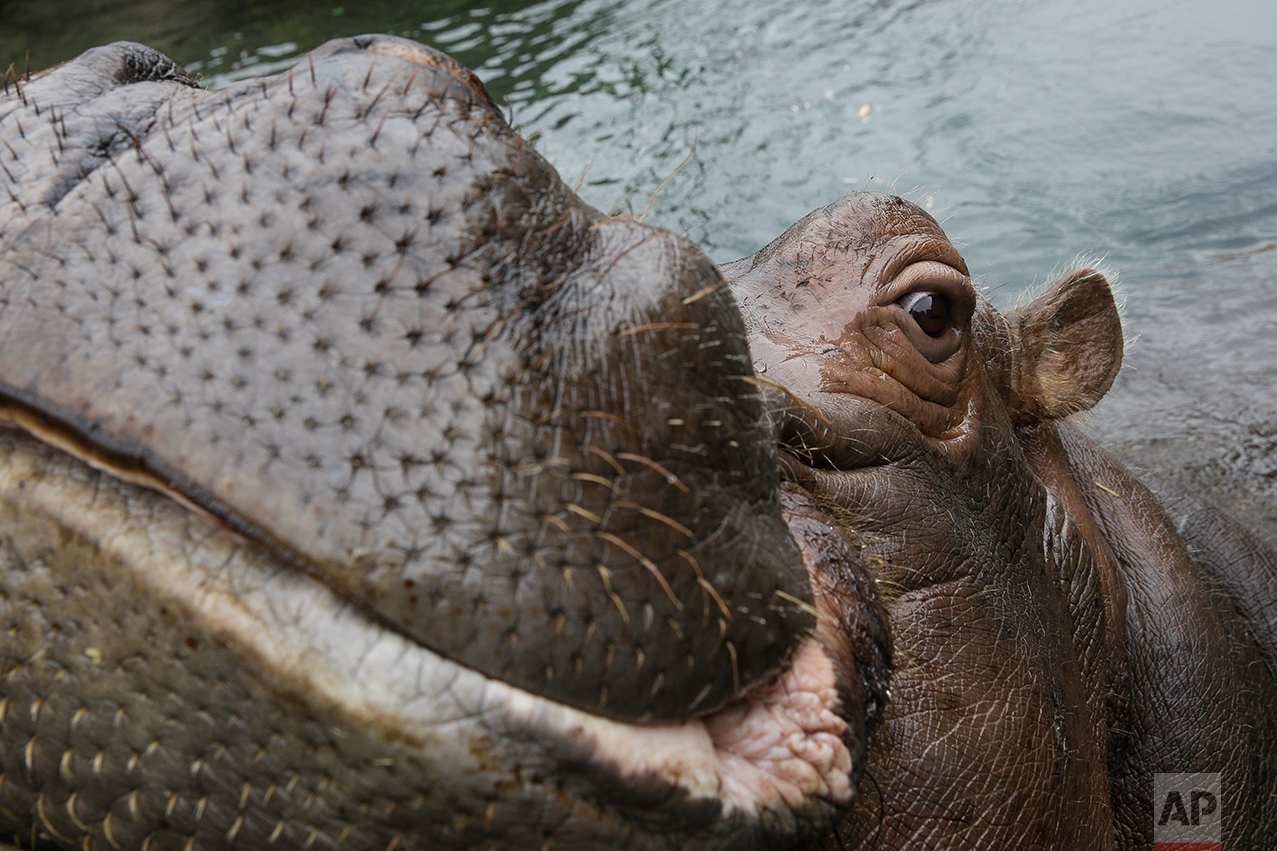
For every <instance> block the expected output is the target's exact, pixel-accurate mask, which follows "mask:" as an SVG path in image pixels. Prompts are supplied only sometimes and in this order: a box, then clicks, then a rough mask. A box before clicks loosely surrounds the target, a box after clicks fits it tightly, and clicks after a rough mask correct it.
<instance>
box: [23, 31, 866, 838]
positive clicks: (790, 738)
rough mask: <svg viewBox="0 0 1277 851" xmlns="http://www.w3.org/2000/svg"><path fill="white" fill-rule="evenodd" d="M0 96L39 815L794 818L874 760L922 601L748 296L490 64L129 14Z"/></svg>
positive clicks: (813, 819) (819, 814)
mask: <svg viewBox="0 0 1277 851" xmlns="http://www.w3.org/2000/svg"><path fill="white" fill-rule="evenodd" d="M0 138H2V139H3V140H4V141H5V145H4V147H3V149H0V165H2V166H3V169H0V180H3V181H5V182H6V188H7V192H5V193H0V199H7V200H0V281H3V284H0V417H2V418H3V421H4V426H3V428H2V429H0V439H2V440H3V441H4V445H5V448H4V457H5V461H4V471H3V473H2V474H0V494H2V496H0V507H2V509H3V511H2V512H0V532H2V533H3V536H2V537H0V558H3V560H4V564H5V567H4V576H5V577H6V578H5V580H4V582H5V587H4V589H3V590H4V594H5V596H4V597H3V599H4V600H5V602H4V604H3V605H4V607H5V609H4V610H5V612H6V614H7V616H9V617H11V618H14V619H15V622H17V623H18V626H16V627H15V629H14V630H12V631H11V632H10V633H9V636H10V639H7V640H6V641H7V643H0V657H3V658H5V659H7V660H8V663H9V664H10V666H11V667H12V666H13V665H14V664H18V663H17V660H21V664H18V667H19V668H21V669H22V672H23V673H21V674H20V675H17V676H13V677H10V678H9V680H8V683H9V685H8V686H6V688H7V689H8V690H7V691H6V692H5V695H4V699H5V704H4V705H5V706H6V707H7V713H8V714H7V716H6V717H8V718H10V719H13V718H22V719H30V723H28V722H27V721H26V720H23V721H21V722H15V721H6V723H5V724H4V727H3V734H0V758H2V759H3V760H4V770H5V777H6V778H10V779H12V778H14V777H17V776H18V775H17V774H14V773H12V772H11V770H10V769H11V768H12V767H14V766H17V765H18V762H19V761H20V762H21V763H22V765H23V768H22V770H21V771H20V774H21V777H22V780H21V781H14V782H7V783H6V784H5V785H4V787H3V796H0V814H3V815H2V816H0V821H4V822H5V823H6V825H7V826H8V827H9V828H10V829H13V830H22V831H24V832H35V833H36V834H38V835H39V836H41V837H43V838H46V839H48V840H49V841H52V842H54V843H56V844H61V845H65V846H68V847H69V846H71V845H79V844H81V843H88V844H92V843H97V842H102V841H106V842H109V843H110V844H112V845H113V846H115V847H117V848H120V847H128V848H130V849H134V848H150V847H152V846H153V845H154V843H155V842H157V841H158V842H160V843H161V844H162V845H163V846H164V847H168V845H169V844H173V845H174V847H177V846H180V845H182V844H183V843H186V842H190V841H192V840H193V841H196V842H197V843H198V844H199V845H200V847H204V848H217V847H232V846H234V847H245V846H247V847H257V846H265V845H268V844H269V845H273V846H284V847H294V846H296V847H310V846H311V845H313V844H314V843H315V842H316V841H318V838H321V837H322V838H323V841H325V842H329V843H331V844H334V845H343V846H346V847H352V846H353V847H360V848H363V847H367V848H398V847H423V848H471V847H485V848H486V847H490V846H492V847H505V848H524V847H528V848H551V847H572V848H578V847H618V846H621V845H624V846H625V847H635V848H648V847H651V848H660V847H686V848H719V847H755V846H756V845H757V844H758V843H760V842H762V841H763V839H764V838H765V837H769V838H770V839H771V840H773V841H785V840H788V839H792V838H794V837H797V836H801V835H806V834H809V833H810V832H811V831H813V830H815V829H817V825H820V824H824V823H826V822H827V821H828V819H829V818H830V817H831V816H832V814H833V813H834V812H835V811H837V810H838V809H839V808H840V807H843V806H845V805H846V804H847V803H848V802H849V801H850V800H851V798H852V795H853V786H854V781H855V779H856V777H857V776H858V773H859V771H860V768H861V760H862V757H863V754H864V749H865V743H866V739H867V736H868V729H869V727H870V726H871V724H872V722H873V719H874V718H876V715H877V713H878V711H879V708H880V707H881V705H882V702H883V692H884V689H885V680H886V671H887V668H888V665H889V662H888V657H889V642H888V640H887V638H886V629H885V626H884V623H883V615H882V613H881V611H880V609H879V608H878V604H877V603H876V600H875V597H874V592H873V589H872V586H871V583H870V582H869V581H868V580H867V579H866V575H865V573H864V571H863V566H862V565H861V564H860V553H859V550H858V545H857V543H856V542H855V541H854V540H853V539H852V538H851V537H849V536H848V535H847V534H846V533H845V531H840V527H837V525H836V524H833V523H832V522H830V521H829V520H828V518H826V517H825V515H824V514H823V509H822V508H821V507H820V506H818V505H817V504H815V503H814V502H812V501H811V499H810V498H809V497H808V496H806V495H805V494H804V493H802V492H799V491H795V490H793V489H788V488H786V487H782V485H781V483H780V478H779V475H778V457H777V448H776V434H775V431H774V424H773V418H772V417H771V415H769V413H768V412H767V410H766V409H765V407H764V405H763V402H762V397H761V395H760V393H759V390H758V381H757V379H756V378H755V375H754V368H753V360H752V358H751V356H750V352H749V347H748V343H747V341H746V336H745V329H744V324H743V321H742V319H741V315H740V313H739V311H738V309H737V306H736V303H735V302H734V301H733V298H732V296H731V294H730V293H729V291H728V290H727V288H726V286H725V284H724V282H723V280H722V278H721V276H720V275H719V273H718V271H717V270H716V269H715V268H714V266H713V265H712V264H711V263H710V262H709V261H708V260H707V259H706V258H705V257H704V255H703V254H701V253H700V252H699V251H698V250H697V249H695V248H694V247H693V246H691V245H689V244H688V243H686V242H685V241H683V240H681V239H679V238H677V237H675V236H673V235H671V234H668V233H665V232H662V231H659V230H657V229H654V228H651V227H647V226H644V225H641V224H637V223H634V222H632V221H629V220H615V219H609V218H607V217H605V216H604V215H602V214H601V213H599V212H598V211H596V210H594V209H592V208H590V207H588V206H587V205H585V204H583V203H582V202H581V201H580V199H578V198H577V197H576V196H575V195H574V194H573V193H572V192H571V191H570V190H569V189H568V188H567V187H566V186H565V185H564V184H563V182H562V181H561V180H560V179H559V176H558V175H557V174H556V173H555V171H554V170H553V168H551V167H550V166H549V165H548V164H547V163H546V162H545V161H544V160H543V159H542V158H541V157H540V156H539V155H537V154H536V153H535V152H534V151H533V150H532V149H531V148H530V147H528V145H527V144H526V143H525V142H523V141H522V140H521V139H520V138H519V137H518V136H517V135H516V134H515V133H514V132H513V131H512V130H511V129H510V128H509V127H508V126H507V124H506V123H505V121H504V119H503V117H502V116H501V113H500V111H499V110H498V109H497V107H496V106H495V104H494V103H493V101H492V98H491V97H490V95H489V94H488V93H487V91H486V90H485V89H484V88H483V85H482V83H481V82H479V81H478V79H477V78H476V77H474V75H473V74H472V73H470V72H469V71H468V70H466V69H464V68H463V67H462V66H460V65H458V64H457V63H456V62H455V61H453V60H451V59H450V58H448V57H446V56H443V55H442V54H439V53H437V52H436V51H433V50H431V49H429V48H426V47H423V46H421V45H418V44H415V43H412V42H408V41H406V40H403V39H397V38H392V37H386V36H366V37H359V38H355V39H345V40H338V41H335V42H331V43H329V44H327V45H324V46H323V47H321V48H319V49H318V50H316V51H315V52H313V53H312V54H311V55H310V56H309V57H307V58H306V59H304V60H303V61H302V62H301V63H299V64H298V65H297V66H296V67H295V68H294V69H293V70H291V71H289V72H287V73H285V74H282V75H280V76H277V77H273V78H268V79H263V80H252V81H246V82H244V83H241V84H238V85H236V86H234V87H231V88H229V89H225V90H222V91H218V92H208V91H204V90H202V89H200V88H198V87H197V86H195V85H194V83H192V81H190V80H189V79H188V78H186V77H185V75H184V74H182V73H180V70H179V69H176V68H175V67H174V66H173V65H172V63H170V62H168V61H167V60H165V59H164V58H163V57H161V56H159V55H158V54H155V53H154V52H152V51H148V50H147V49H146V48H143V47H140V46H138V45H114V46H111V47H108V48H102V49H99V50H98V51H95V52H93V53H92V54H91V55H86V57H84V58H82V59H80V60H76V61H74V62H72V63H69V64H67V65H65V66H62V67H61V68H59V69H56V70H54V71H52V72H50V73H47V74H44V75H42V76H39V77H37V78H34V79H31V80H29V81H25V82H23V83H21V84H20V85H18V86H16V87H12V89H11V91H10V93H9V94H8V95H7V96H5V97H4V98H3V99H0ZM50 588H55V589H60V591H59V592H58V593H50V591H49V589H50ZM48 636H55V638H53V639H50V638H48ZM121 731H123V732H121ZM121 736H123V738H122V739H121V738H120V737H121ZM14 770H15V771H16V770H17V769H16V768H14ZM121 801H125V802H126V804H121V803H120V802H121ZM50 802H52V804H50ZM32 813H35V814H37V815H36V816H29V815H28V814H32ZM50 813H51V814H50ZM12 814H16V815H12Z"/></svg>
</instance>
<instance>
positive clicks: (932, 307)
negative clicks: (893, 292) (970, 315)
mask: <svg viewBox="0 0 1277 851" xmlns="http://www.w3.org/2000/svg"><path fill="white" fill-rule="evenodd" d="M897 303H898V304H899V305H900V306H901V307H902V308H904V310H905V312H906V313H908V314H909V315H910V316H912V317H913V321H914V322H917V323H918V327H919V328H921V329H922V330H923V333H925V334H926V335H927V336H928V337H941V336H943V335H944V332H945V331H947V330H949V326H950V324H951V323H952V322H953V303H952V302H950V301H949V297H948V296H946V295H942V294H941V293H936V292H926V291H924V292H913V293H909V294H908V295H907V296H905V297H904V298H902V299H900V301H899V302H897Z"/></svg>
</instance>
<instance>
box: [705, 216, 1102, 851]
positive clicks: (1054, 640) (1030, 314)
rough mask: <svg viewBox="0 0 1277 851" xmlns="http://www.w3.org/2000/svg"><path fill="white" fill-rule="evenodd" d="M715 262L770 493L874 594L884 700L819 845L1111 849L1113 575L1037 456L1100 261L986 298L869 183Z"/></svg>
mask: <svg viewBox="0 0 1277 851" xmlns="http://www.w3.org/2000/svg"><path fill="white" fill-rule="evenodd" d="M723 273H724V275H725V276H726V277H727V278H729V279H730V281H731V287H732V290H733V292H734V294H735V295H736V298H737V301H738V303H739V305H740V307H741V309H742V311H743V313H744V316H745V320H746V325H747V328H748V329H749V334H750V347H751V351H752V354H753V357H754V361H755V368H756V370H757V372H758V376H759V379H760V382H761V383H762V385H763V388H764V398H765V399H766V400H767V404H768V407H769V408H770V409H771V411H772V412H773V415H774V418H775V422H776V427H777V429H778V440H779V443H780V445H781V447H782V452H781V455H780V464H781V468H782V479H783V481H784V482H785V487H786V488H787V489H788V490H792V491H799V492H802V493H804V494H805V495H806V496H807V498H809V499H811V500H812V501H813V502H814V503H815V504H816V505H818V506H820V507H821V509H823V510H824V511H825V512H826V514H827V515H828V516H829V517H831V518H833V519H834V521H835V525H837V526H839V527H840V528H841V529H843V530H844V532H845V533H847V534H850V535H853V536H854V537H855V538H856V539H857V540H858V541H859V547H860V555H861V559H862V561H863V562H864V563H865V564H866V565H868V569H869V571H870V573H871V574H872V576H873V578H874V580H875V583H876V586H877V589H878V591H879V593H880V595H881V597H882V599H883V601H884V603H885V605H886V606H887V608H888V611H889V621H890V630H891V634H892V639H893V642H894V656H895V664H894V669H893V673H892V685H891V696H892V703H891V706H890V708H889V709H888V712H887V717H886V719H885V723H884V726H883V729H882V730H881V731H880V732H879V733H878V735H877V737H876V738H875V741H874V742H873V744H872V754H871V757H870V761H869V768H868V772H869V776H870V778H871V779H872V781H873V782H872V783H866V784H862V794H861V796H860V799H859V800H858V802H857V807H856V811H855V812H854V813H853V814H852V815H851V816H850V817H849V818H848V819H847V821H846V822H845V823H844V824H843V825H842V826H841V827H840V829H839V836H840V837H841V838H842V846H841V847H861V846H862V845H863V846H864V847H882V848H898V847H981V848H986V847H987V848H994V847H1020V846H1021V843H1022V842H1024V841H1026V838H1027V837H1035V838H1036V839H1035V841H1040V842H1042V844H1043V846H1044V847H1065V846H1067V847H1096V848H1099V847H1110V846H1109V843H1111V842H1112V831H1111V828H1110V827H1109V821H1108V819H1107V818H1106V813H1107V810H1108V806H1109V804H1108V800H1109V794H1108V779H1107V776H1106V775H1105V773H1104V768H1103V766H1104V763H1105V750H1104V748H1105V741H1106V714H1105V696H1106V694H1107V692H1108V687H1109V685H1110V684H1111V678H1112V677H1114V676H1115V675H1116V673H1117V671H1116V667H1117V662H1116V660H1117V658H1118V657H1119V651H1118V636H1119V635H1120V629H1119V627H1118V623H1119V621H1120V599H1121V598H1120V590H1119V589H1118V588H1117V587H1116V582H1115V581H1114V577H1113V573H1112V562H1111V559H1107V558H1106V557H1105V553H1106V552H1107V549H1106V547H1105V545H1104V542H1103V540H1102V539H1101V538H1100V536H1099V535H1098V534H1097V533H1096V530H1094V529H1090V528H1086V529H1084V528H1080V527H1078V526H1077V525H1076V524H1075V523H1074V521H1073V519H1072V518H1073V517H1074V516H1084V515H1085V513H1086V512H1085V511H1084V510H1080V509H1079V506H1078V503H1077V500H1075V499H1074V496H1075V493H1074V490H1072V489H1070V486H1069V485H1068V482H1067V479H1068V477H1067V476H1064V475H1060V471H1059V470H1058V469H1055V468H1053V466H1052V463H1053V460H1054V459H1058V458H1059V453H1058V452H1056V451H1054V450H1055V448H1056V446H1055V444H1056V442H1057V441H1058V439H1059V437H1058V433H1057V430H1056V423H1057V422H1058V421H1059V420H1061V419H1062V418H1064V417H1067V416H1068V415H1070V414H1073V413H1076V412H1078V411H1081V410H1084V409H1086V408H1088V407H1090V406H1091V405H1093V404H1094V403H1095V402H1096V401H1098V400H1099V398H1100V397H1101V396H1102V395H1103V394H1104V393H1105V392H1106V391H1107V390H1108V388H1109V386H1110V385H1111V383H1112V381H1113V379H1114V377H1115V375H1116V372H1117V369H1118V367H1119V365H1120V362H1121V353H1122V337H1121V329H1120V323H1119V319H1118V314H1117V310H1116V307H1115V304H1114V301H1113V297H1112V294H1111V292H1110V290H1109V287H1108V284H1107V282H1106V281H1105V279H1104V277H1103V276H1102V275H1101V274H1099V273H1097V272H1095V271H1093V270H1079V271H1075V272H1073V273H1071V274H1068V275H1066V276H1064V277H1063V278H1061V279H1060V280H1059V281H1057V282H1055V284H1054V285H1053V286H1052V287H1051V288H1050V289H1049V291H1048V292H1047V293H1046V294H1045V295H1043V296H1041V297H1039V298H1038V299H1037V300H1035V301H1033V302H1031V303H1029V304H1027V305H1025V306H1024V307H1022V308H1021V309H1019V310H1018V311H1015V312H1013V313H1012V314H1011V315H1009V316H1003V315H1002V314H1000V313H998V312H997V311H996V310H994V309H993V308H992V307H991V306H990V305H989V304H988V303H987V302H986V301H984V300H983V299H981V298H980V297H979V296H978V294H977V293H976V291H975V289H974V288H973V286H972V283H971V280H970V278H969V276H968V272H967V267H966V265H965V263H964V261H963V259H962V257H961V256H960V255H959V254H958V252H957V250H956V249H955V248H954V247H953V245H952V244H951V243H950V242H949V240H948V239H947V238H946V237H945V235H944V233H943V231H942V230H941V229H940V226H939V225H938V224H937V223H936V222H935V220H934V219H932V218H931V217H930V216H929V215H927V214H926V213H925V212H924V211H922V210H921V209H919V208H918V207H916V206H914V205H912V204H910V203H908V202H906V201H904V200H902V199H900V198H896V197H893V196H889V195H879V194H872V193H866V194H859V195H852V196H849V197H847V198H844V199H842V200H841V201H838V202H836V203H834V204H831V205H829V206H828V207H825V208H823V209H820V210H817V211H815V212H813V213H811V214H810V215H808V216H807V217H805V218H804V219H803V220H801V221H800V222H798V223H797V224H795V225H794V226H793V227H792V228H790V229H789V230H788V231H787V232H786V233H785V234H783V235H782V236H781V237H779V238H778V239H777V240H776V241H775V242H773V243H772V244H771V245H769V246H767V247H766V248H764V249H763V250H762V251H760V252H758V253H757V254H755V255H753V256H752V257H749V258H746V259H744V260H740V261H737V262H735V263H731V264H728V265H727V266H725V267H723ZM1108 660H1113V661H1112V662H1111V663H1110V662H1109V661H1108ZM1079 825H1081V826H1079ZM1088 837H1089V839H1088ZM1079 839H1080V840H1081V841H1082V844H1081V845H1077V846H1074V845H1073V844H1071V843H1073V842H1077V841H1079ZM1092 840H1093V842H1092ZM1088 842H1091V844H1087V843H1088Z"/></svg>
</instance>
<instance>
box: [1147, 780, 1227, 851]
mask: <svg viewBox="0 0 1277 851" xmlns="http://www.w3.org/2000/svg"><path fill="white" fill-rule="evenodd" d="M1223 804H1224V799H1223V796H1222V795H1221V794H1220V785H1219V775H1218V774H1155V775H1153V851H1220V835H1221V830H1220V825H1221V824H1222V822H1223Z"/></svg>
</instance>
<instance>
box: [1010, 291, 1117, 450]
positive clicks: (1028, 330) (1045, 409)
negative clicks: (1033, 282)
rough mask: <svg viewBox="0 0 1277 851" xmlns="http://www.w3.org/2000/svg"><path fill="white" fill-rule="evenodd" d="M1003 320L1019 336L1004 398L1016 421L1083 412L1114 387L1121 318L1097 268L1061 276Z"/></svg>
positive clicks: (1030, 421) (1060, 416) (1065, 415)
mask: <svg viewBox="0 0 1277 851" xmlns="http://www.w3.org/2000/svg"><path fill="white" fill-rule="evenodd" d="M1008 319H1010V321H1011V325H1012V329H1013V333H1014V334H1015V335H1016V336H1017V337H1018V338H1019V340H1018V342H1019V346H1018V347H1017V348H1018V349H1019V354H1020V357H1019V358H1018V359H1017V360H1018V363H1017V366H1016V370H1015V371H1016V373H1017V374H1016V375H1015V376H1014V378H1013V380H1012V382H1011V387H1012V391H1011V398H1010V400H1009V401H1010V408H1011V416H1012V419H1013V420H1014V421H1015V423H1016V424H1017V425H1028V424H1031V423H1035V422H1040V421H1042V420H1046V419H1060V418H1062V417H1067V416H1068V415H1070V414H1075V413H1077V412H1079V411H1085V410H1087V409H1088V408H1090V407H1091V406H1093V405H1094V404H1095V403H1096V402H1098V401H1100V399H1101V398H1102V397H1103V396H1104V394H1105V393H1107V392H1108V389H1109V387H1111V386H1112V385H1113V379H1114V378H1116V377H1117V371H1118V369H1119V368H1120V367H1121V366H1122V321H1121V319H1120V317H1119V316H1118V312H1117V304H1116V302H1115V301H1114V299H1113V291H1112V290H1111V289H1110V288H1109V284H1108V281H1107V280H1106V279H1105V277H1104V276H1103V275H1101V274H1100V273H1099V272H1097V271H1095V270H1094V269H1082V270H1079V271H1077V272H1072V273H1070V274H1068V275H1066V276H1064V277H1063V278H1061V279H1059V280H1058V281H1056V282H1055V283H1054V284H1052V285H1051V288H1050V289H1049V290H1047V292H1046V293H1044V294H1043V295H1041V296H1039V297H1038V298H1036V299H1034V300H1033V301H1032V302H1030V303H1029V304H1027V305H1025V306H1024V307H1021V308H1019V309H1018V310H1016V311H1015V312H1014V313H1012V314H1011V315H1010V316H1009V317H1008Z"/></svg>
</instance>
